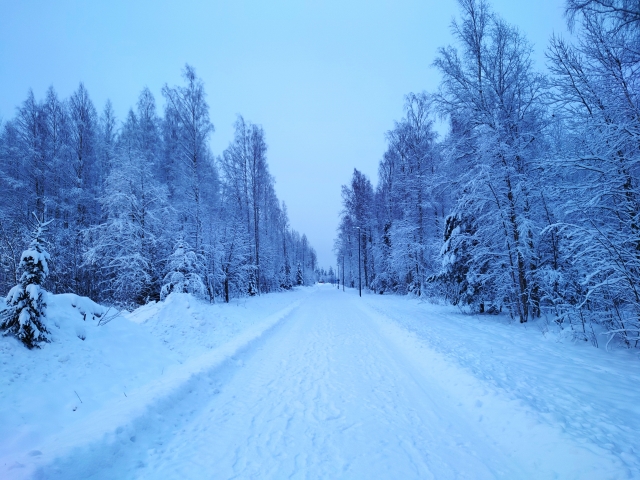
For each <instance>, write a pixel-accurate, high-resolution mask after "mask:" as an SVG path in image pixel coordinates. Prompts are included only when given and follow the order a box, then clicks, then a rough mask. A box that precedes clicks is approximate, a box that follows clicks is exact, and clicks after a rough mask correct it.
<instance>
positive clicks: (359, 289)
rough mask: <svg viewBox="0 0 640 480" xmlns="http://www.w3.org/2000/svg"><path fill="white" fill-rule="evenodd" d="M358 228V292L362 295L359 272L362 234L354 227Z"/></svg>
mask: <svg viewBox="0 0 640 480" xmlns="http://www.w3.org/2000/svg"><path fill="white" fill-rule="evenodd" d="M356 228H357V229H358V293H359V295H360V296H362V274H361V273H360V237H361V235H362V231H361V230H360V227H356Z"/></svg>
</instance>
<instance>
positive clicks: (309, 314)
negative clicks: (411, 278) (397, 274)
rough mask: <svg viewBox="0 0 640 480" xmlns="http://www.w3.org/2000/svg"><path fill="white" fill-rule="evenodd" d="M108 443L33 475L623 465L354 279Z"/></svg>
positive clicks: (555, 471)
mask: <svg viewBox="0 0 640 480" xmlns="http://www.w3.org/2000/svg"><path fill="white" fill-rule="evenodd" d="M189 390H190V391H187V392H185V393H183V394H180V395H176V396H174V397H171V398H167V399H165V400H164V401H162V402H159V404H157V405H154V406H153V407H152V408H150V409H149V411H148V412H147V413H146V414H145V416H144V417H143V418H141V419H139V420H138V421H137V422H136V423H135V424H134V425H132V426H130V427H128V428H127V429H125V430H123V431H120V432H119V435H118V436H117V439H116V440H115V441H113V442H99V443H95V444H92V445H87V446H84V447H82V448H79V449H77V450H75V451H74V452H73V453H72V454H70V455H68V456H67V457H65V458H62V459H58V460H57V461H55V462H54V463H52V464H49V465H47V466H45V467H43V468H42V469H40V470H39V472H38V473H37V474H36V477H37V478H47V479H49V478H64V479H68V478H119V479H126V478H140V479H174V478H175V479H191V478H194V479H197V478H363V479H372V478H393V479H410V478H423V479H429V478H434V479H449V478H470V479H484V478H506V479H544V478H560V479H565V478H581V479H583V478H584V479H589V478H593V479H600V478H602V479H604V478H628V477H630V476H632V475H633V473H632V472H630V471H629V470H628V468H626V467H625V466H624V465H623V464H622V462H621V460H620V459H619V458H618V457H616V456H615V455H612V454H611V453H610V452H609V451H607V450H605V449H603V448H601V447H598V446H597V445H595V444H592V443H589V442H586V441H585V442H580V441H577V440H576V439H575V438H574V437H571V436H570V435H567V434H566V432H565V431H563V429H562V428H560V426H559V425H554V424H553V423H552V422H551V423H549V422H540V421H538V417H537V416H536V415H533V414H532V413H531V412H530V411H528V409H527V405H526V404H524V403H522V402H519V401H517V400H515V399H512V398H507V396H503V395H501V393H500V389H499V388H495V387H492V386H490V385H488V384H485V383H483V382H482V380H479V379H478V378H477V377H475V376H473V375H471V374H470V373H469V372H467V371H465V370H464V369H463V368H461V367H460V366H459V365H456V364H455V363H453V362H451V361H449V360H448V358H447V357H446V356H445V355H443V354H441V353H438V352H436V351H435V350H432V349H430V348H429V347H428V346H427V345H426V344H425V343H424V342H422V341H421V340H420V339H419V338H418V337H417V336H415V335H413V334H411V333H409V332H408V331H407V330H405V329H403V328H401V327H400V326H398V325H397V324H396V323H394V322H393V321H392V320H391V319H390V318H388V317H385V316H384V315H383V314H381V313H379V312H378V311H376V310H374V309H373V308H371V306H369V305H368V304H367V302H366V300H365V299H360V298H358V297H357V295H354V294H353V292H346V293H343V292H342V291H338V290H336V289H334V288H330V287H325V288H318V289H317V290H316V291H315V292H314V293H312V294H310V295H308V296H307V297H306V298H305V299H304V300H303V301H302V302H301V303H300V305H299V306H298V307H297V308H296V309H294V310H293V311H292V312H291V313H290V314H289V315H288V316H286V317H285V318H284V319H282V320H281V321H280V322H279V323H278V324H277V325H276V326H275V327H274V328H272V329H271V330H270V331H269V332H268V333H267V334H265V335H264V336H263V337H262V338H260V339H259V340H258V341H256V342H254V343H252V344H251V345H249V346H248V347H247V348H246V349H244V351H242V352H240V353H238V354H236V355H235V356H234V357H233V358H232V359H231V360H229V361H227V362H226V363H225V364H223V365H222V366H218V367H216V368H214V369H212V370H211V371H208V372H206V373H205V374H202V375H200V376H199V377H198V378H197V379H196V380H194V381H193V382H192V383H191V387H190V389H189Z"/></svg>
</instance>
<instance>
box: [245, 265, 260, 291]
mask: <svg viewBox="0 0 640 480" xmlns="http://www.w3.org/2000/svg"><path fill="white" fill-rule="evenodd" d="M247 293H248V294H249V296H250V297H255V296H256V295H257V293H258V285H257V284H256V275H255V273H254V272H253V270H252V271H251V273H250V274H249V284H248V286H247Z"/></svg>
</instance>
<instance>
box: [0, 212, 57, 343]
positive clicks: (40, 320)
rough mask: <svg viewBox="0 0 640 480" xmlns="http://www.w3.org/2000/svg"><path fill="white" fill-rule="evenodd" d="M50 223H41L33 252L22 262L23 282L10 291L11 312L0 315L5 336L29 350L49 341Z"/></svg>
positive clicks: (33, 241) (37, 230) (22, 257)
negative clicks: (47, 231)
mask: <svg viewBox="0 0 640 480" xmlns="http://www.w3.org/2000/svg"><path fill="white" fill-rule="evenodd" d="M49 223H50V222H46V223H42V222H40V221H38V223H37V226H36V229H35V231H34V232H33V238H32V240H31V243H30V244H29V248H28V249H27V250H25V251H24V252H22V256H21V258H20V269H21V270H22V275H21V277H20V282H19V283H18V284H17V285H16V286H14V287H13V288H12V289H11V290H9V293H8V294H7V297H6V302H7V308H6V309H5V310H4V311H3V312H2V313H1V314H0V330H3V331H4V334H5V335H6V334H11V335H15V336H16V337H17V338H18V339H19V340H20V341H22V343H24V344H25V346H26V347H27V348H34V347H39V344H40V343H42V342H47V341H49V331H48V330H47V327H46V325H45V324H44V318H45V316H46V307H47V304H46V302H45V299H44V296H45V295H46V291H45V290H44V289H43V288H42V284H43V283H44V280H45V278H46V277H47V275H48V274H49V266H48V264H47V262H48V260H49V254H48V253H47V251H46V250H45V249H44V238H43V235H44V231H45V229H46V226H47V225H48V224H49Z"/></svg>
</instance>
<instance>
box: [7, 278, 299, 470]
mask: <svg viewBox="0 0 640 480" xmlns="http://www.w3.org/2000/svg"><path fill="white" fill-rule="evenodd" d="M307 293H308V291H307V289H300V290H296V291H295V292H292V293H290V292H287V293H278V294H269V295H264V296H262V297H258V298H252V299H248V300H240V301H234V302H232V303H231V304H228V305H224V304H222V305H221V304H216V305H211V304H208V303H206V302H203V301H199V300H196V299H194V298H193V297H190V296H188V295H186V294H174V295H171V296H170V297H169V298H168V299H167V300H166V301H165V302H162V303H153V304H149V305H146V306H144V307H141V308H139V309H137V310H135V311H134V312H132V313H124V314H122V315H119V314H118V312H115V311H113V310H108V309H106V308H105V307H103V306H100V305H98V304H96V303H94V302H92V301H91V300H89V299H87V298H84V297H78V296H77V295H72V294H65V295H49V296H48V299H47V302H48V305H49V306H48V318H47V325H48V327H49V330H50V331H51V332H52V342H51V343H49V344H44V345H43V348H42V349H40V350H38V349H34V350H31V351H30V350H27V349H26V348H25V347H24V346H23V345H22V344H21V343H20V342H19V341H17V340H16V339H14V338H11V337H0V385H1V386H0V478H25V477H28V476H30V475H31V474H32V473H33V472H34V470H35V469H37V468H38V467H39V466H42V465H45V464H47V463H49V462H51V461H52V460H54V459H55V458H58V457H61V456H65V455H67V454H69V453H70V452H71V451H72V450H73V449H75V448H77V447H79V446H81V445H85V444H87V443H89V442H93V441H99V440H101V439H102V440H104V441H106V442H109V441H110V437H114V435H115V434H118V433H120V432H122V431H123V430H126V429H127V427H128V425H130V424H131V423H132V422H134V421H135V420H136V419H137V418H139V417H141V416H143V415H145V413H146V412H147V411H148V410H149V407H150V406H151V405H152V404H154V403H157V402H159V401H162V400H163V399H164V398H166V397H168V396H171V395H179V394H180V392H181V391H182V390H184V389H188V388H189V383H190V379H192V378H193V377H194V376H197V375H198V374H199V373H201V372H203V371H205V370H207V369H211V368H214V367H215V366H216V365H218V364H222V363H223V362H224V361H225V360H227V359H229V358H230V357H232V356H233V355H234V354H236V353H237V352H238V351H241V350H242V349H243V348H246V347H247V346H248V345H249V344H251V342H252V341H254V340H255V339H257V338H259V337H260V336H261V335H262V334H263V333H264V332H265V331H267V330H268V329H269V328H271V327H272V326H274V325H275V324H276V323H278V321H279V320H281V319H282V318H283V317H285V316H286V315H287V314H288V313H289V312H291V311H292V310H293V309H294V308H295V307H296V306H297V305H298V304H299V302H300V300H301V299H302V298H303V297H304V296H306V295H307ZM100 323H102V325H99V324H100Z"/></svg>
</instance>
